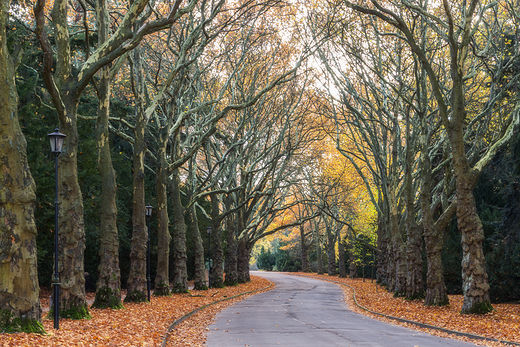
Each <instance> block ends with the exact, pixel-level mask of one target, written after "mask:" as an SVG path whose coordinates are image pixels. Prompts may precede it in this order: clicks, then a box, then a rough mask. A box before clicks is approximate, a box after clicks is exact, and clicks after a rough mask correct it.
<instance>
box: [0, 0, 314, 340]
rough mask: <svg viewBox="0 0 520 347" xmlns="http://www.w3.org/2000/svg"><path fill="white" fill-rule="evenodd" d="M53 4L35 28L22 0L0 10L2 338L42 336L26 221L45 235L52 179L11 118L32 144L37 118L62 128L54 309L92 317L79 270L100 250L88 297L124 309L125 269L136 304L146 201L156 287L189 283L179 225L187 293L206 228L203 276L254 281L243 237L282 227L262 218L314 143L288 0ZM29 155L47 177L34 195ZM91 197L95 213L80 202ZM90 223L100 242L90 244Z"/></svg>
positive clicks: (162, 291)
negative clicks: (1, 86)
mask: <svg viewBox="0 0 520 347" xmlns="http://www.w3.org/2000/svg"><path fill="white" fill-rule="evenodd" d="M50 5H51V6H52V7H49V4H47V3H46V1H45V0H39V1H37V2H36V4H35V6H34V9H33V10H34V12H33V13H34V23H35V24H34V25H33V24H32V21H31V20H30V8H29V7H28V6H27V4H25V3H16V4H15V3H11V2H10V1H7V2H3V3H2V12H1V16H0V19H1V21H0V26H1V29H2V31H1V34H2V36H0V37H1V42H2V51H1V52H0V53H1V54H0V57H1V59H0V60H1V61H2V63H3V65H2V68H3V70H2V81H3V82H4V83H5V85H6V86H9V88H10V89H9V90H10V92H9V93H3V92H2V98H3V99H2V104H1V105H2V107H1V109H2V146H0V148H1V150H0V151H1V157H2V170H3V171H2V172H3V176H2V183H1V187H2V199H1V201H0V207H1V209H2V212H1V213H2V216H3V217H5V218H2V224H1V227H2V235H1V237H2V239H1V245H2V265H1V266H2V267H1V274H2V281H1V284H0V286H1V287H0V305H1V307H0V309H1V310H2V320H1V323H2V331H16V330H24V331H28V330H29V331H32V330H39V329H41V326H40V325H39V322H41V307H40V304H39V298H38V293H39V282H38V271H37V250H38V258H39V259H40V260H41V259H47V260H48V259H49V258H52V254H51V253H50V252H49V251H48V250H44V248H43V247H38V246H37V243H36V239H37V238H36V230H37V228H38V229H39V231H40V235H39V236H38V238H39V239H40V240H42V239H45V238H47V240H48V236H49V233H48V229H47V228H53V226H52V225H51V223H49V220H48V218H47V220H45V218H42V219H38V221H36V220H35V215H36V216H41V217H44V216H45V215H47V217H48V215H49V213H48V212H47V213H46V212H43V210H45V209H46V208H48V204H47V203H46V201H48V197H45V196H44V192H48V189H49V186H50V185H51V184H53V182H52V180H51V176H50V175H49V173H48V172H41V171H40V170H44V169H45V166H46V164H44V163H43V160H42V159H41V155H39V156H38V154H37V153H33V149H35V148H30V150H29V153H28V151H27V147H26V140H25V137H24V134H22V131H21V126H20V125H21V124H22V126H24V128H26V134H28V137H29V143H30V144H31V145H34V146H35V147H38V146H39V147H40V149H41V148H42V145H41V144H38V141H40V142H41V141H43V140H45V139H42V137H45V136H44V134H42V133H41V132H42V129H37V128H38V126H37V124H38V122H39V121H41V119H45V120H47V119H49V120H50V122H54V124H58V123H59V127H60V130H61V131H62V132H63V133H65V134H66V135H67V137H66V140H65V145H64V147H65V151H64V152H63V153H62V154H60V156H59V180H58V189H59V203H60V213H59V231H60V232H59V252H58V260H59V268H58V273H59V276H60V283H61V290H62V295H61V297H60V315H61V316H62V317H72V318H85V317H88V316H89V312H88V303H87V301H86V296H85V263H86V260H87V259H89V260H90V259H93V258H96V257H95V256H93V255H92V253H96V251H97V254H98V258H97V259H96V263H98V264H99V266H98V269H97V271H96V274H95V277H96V278H97V281H96V297H95V302H94V306H95V307H100V308H103V307H111V308H120V307H122V296H121V268H122V265H123V267H124V268H125V269H126V270H127V271H128V272H127V274H126V278H127V281H126V289H127V295H126V297H125V301H127V302H128V301H133V302H142V301H146V299H147V295H146V290H147V286H146V284H147V279H146V245H147V239H148V238H149V231H148V230H147V228H146V221H145V205H146V199H149V200H150V199H151V200H153V202H154V206H155V207H156V208H155V210H154V211H155V213H156V216H157V217H156V222H154V223H156V225H154V226H155V227H156V230H157V236H156V244H157V247H156V250H155V252H154V253H155V255H156V259H155V261H154V262H155V263H156V268H155V271H154V272H155V276H154V284H155V291H154V294H155V295H169V293H170V291H172V292H185V291H187V290H188V251H187V239H186V235H187V228H188V227H189V235H190V236H191V240H190V242H191V243H192V246H193V249H192V258H191V261H192V262H191V264H190V267H192V269H193V279H194V282H195V287H196V288H198V289H204V288H207V287H206V277H205V259H204V253H205V252H204V246H203V241H202V237H201V232H200V228H199V224H201V223H202V224H203V225H209V226H211V228H212V229H211V230H212V237H211V240H212V244H211V246H210V248H211V260H212V265H211V274H210V277H211V285H212V286H214V287H219V286H223V285H224V283H226V284H230V285H232V284H235V283H238V282H245V281H249V258H250V252H251V248H252V246H253V245H254V244H255V242H256V241H257V240H259V239H261V238H263V237H265V236H266V235H269V234H272V233H275V232H276V231H277V230H279V229H283V228H285V227H287V225H280V226H278V227H277V228H270V225H271V222H272V221H273V220H275V219H276V218H277V217H278V216H279V215H281V214H282V213H283V212H284V211H285V210H286V209H288V208H289V207H291V206H292V205H294V204H296V202H295V201H294V200H292V202H288V201H290V200H288V199H286V198H287V196H288V194H289V193H290V191H289V188H290V187H291V185H292V183H293V180H294V177H296V176H297V175H296V172H297V171H298V169H299V166H298V164H297V162H296V158H297V156H298V155H299V153H300V152H301V151H302V149H304V148H305V147H306V145H307V144H308V143H309V142H310V141H311V140H312V139H313V137H314V131H313V129H312V124H310V123H309V122H308V120H307V117H305V116H304V115H305V113H307V112H308V109H309V108H308V103H307V102H302V100H303V99H304V92H305V90H306V88H305V87H306V85H307V84H308V83H309V78H308V77H307V75H306V74H301V75H298V74H297V71H298V68H299V67H300V66H301V64H302V61H303V59H304V58H305V56H306V55H307V53H305V52H304V51H303V50H296V51H295V50H293V45H294V42H295V40H296V39H297V37H296V35H297V31H295V28H294V27H291V26H290V25H289V24H290V23H291V21H292V19H293V18H294V14H293V13H292V8H291V7H288V6H286V5H285V4H283V3H282V2H279V1H264V2H261V3H256V2H253V1H244V2H238V3H233V4H227V3H226V2H225V1H223V0H222V1H217V2H211V3H208V2H206V1H198V0H192V1H190V2H188V3H185V4H183V3H181V1H180V0H179V1H176V2H174V3H171V2H167V1H166V2H154V3H149V2H148V1H146V0H140V1H135V2H133V3H131V4H130V5H129V6H128V7H123V8H120V7H118V6H120V4H119V3H117V2H110V1H103V0H102V1H96V2H94V1H78V2H77V3H75V4H74V6H73V7H71V4H70V2H68V1H61V0H56V1H54V2H53V3H52V4H50ZM283 26H285V28H284V27H283ZM8 42H10V43H11V45H8ZM35 46H37V47H38V48H39V49H38V50H35V49H34V47H35ZM23 48H25V49H26V50H28V52H26V53H25V54H24V52H23ZM17 69H18V71H19V73H18V74H17ZM17 86H19V87H23V88H27V89H30V91H28V90H24V89H23V88H19V89H18V92H19V93H20V94H21V95H23V102H21V103H19V102H18V101H19V100H18V93H17ZM18 109H20V110H21V111H20V113H21V115H22V117H21V120H20V117H19V116H18ZM56 120H57V121H56ZM43 131H44V132H45V131H46V130H43ZM29 134H30V135H29ZM32 136H34V137H32ZM43 148H45V147H43ZM114 149H116V150H117V152H116V151H114ZM85 151H93V152H94V153H84V152H85ZM40 153H41V152H40ZM28 154H29V156H30V157H31V158H32V159H33V160H34V162H32V163H31V168H32V172H36V176H38V177H41V178H42V181H41V182H42V183H43V186H42V187H39V189H40V190H39V194H38V195H37V194H36V186H35V184H34V180H33V179H32V175H31V170H29V162H28V160H27V156H28ZM117 154H119V155H117ZM93 157H95V160H93V159H92V158H93ZM88 158H90V160H89V159H88ZM114 158H115V162H114ZM125 158H127V159H126V160H125ZM128 159H130V160H128ZM128 161H130V162H131V164H130V163H127V162H128ZM114 163H116V165H118V166H117V167H116V166H115V165H114ZM94 166H95V167H96V168H97V173H96V172H94V171H93V170H92V169H93V167H94ZM125 170H126V171H125ZM150 176H152V177H153V178H150ZM147 182H148V185H147ZM147 187H148V189H147ZM42 188H43V189H42ZM118 194H121V195H122V196H124V198H121V197H118ZM85 198H86V200H87V201H89V202H90V204H92V205H96V206H95V207H90V206H88V207H85ZM125 198H126V201H125V200H124V199H125ZM130 199H131V200H130ZM128 201H131V203H128ZM35 208H36V210H35ZM87 213H88V215H87ZM120 214H124V216H123V218H121V216H120ZM90 218H92V219H90ZM201 218H202V219H201ZM309 218H310V217H309ZM124 222H126V225H125V224H124ZM297 223H301V221H295V222H293V224H292V225H296V224H297ZM93 224H97V225H93ZM128 224H130V226H129V225H128ZM121 228H122V229H124V231H125V232H121V231H120V229H121ZM92 229H95V232H93V233H92V234H95V235H97V239H96V240H95V242H93V244H94V245H95V249H86V244H87V235H88V231H89V230H92ZM41 234H43V235H41ZM125 236H126V237H125ZM130 239H131V240H130ZM120 241H121V242H123V243H126V246H127V247H126V249H129V252H128V253H127V254H125V256H127V257H128V258H126V257H125V258H122V257H121V254H120V253H119V252H120V250H121V249H125V247H123V248H122V247H121V244H120ZM223 241H224V242H223ZM170 244H171V245H172V249H170ZM223 244H225V246H226V247H225V248H224V247H223ZM39 246H42V245H41V244H40V245H39ZM85 251H86V252H87V256H86V255H85ZM224 252H225V253H224ZM45 255H46V257H45ZM170 256H171V257H172V259H170ZM224 259H225V265H224ZM121 260H123V261H122V262H123V264H121ZM40 264H43V262H40ZM170 264H171V265H172V267H173V269H170V268H169V267H170ZM47 267H48V265H47ZM47 273H48V271H47ZM170 276H171V277H170Z"/></svg>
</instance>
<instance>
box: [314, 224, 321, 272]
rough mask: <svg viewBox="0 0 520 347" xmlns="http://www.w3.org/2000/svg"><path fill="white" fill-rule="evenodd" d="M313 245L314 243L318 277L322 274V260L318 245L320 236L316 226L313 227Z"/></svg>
mask: <svg viewBox="0 0 520 347" xmlns="http://www.w3.org/2000/svg"><path fill="white" fill-rule="evenodd" d="M314 233H315V243H316V266H317V269H316V271H317V272H318V275H321V274H323V259H322V257H321V244H320V235H319V230H318V226H317V225H316V226H315V231H314Z"/></svg>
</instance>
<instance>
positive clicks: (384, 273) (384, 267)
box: [376, 213, 390, 286]
mask: <svg viewBox="0 0 520 347" xmlns="http://www.w3.org/2000/svg"><path fill="white" fill-rule="evenodd" d="M377 248H378V249H379V250H380V251H381V252H380V253H379V255H378V257H377V273H376V278H377V283H381V284H382V285H384V286H388V285H389V269H388V268H389V262H388V258H389V253H390V252H389V247H388V231H387V228H386V223H385V220H384V217H383V216H382V215H381V214H380V213H378V217H377Z"/></svg>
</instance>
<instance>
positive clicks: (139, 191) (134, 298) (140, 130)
mask: <svg viewBox="0 0 520 347" xmlns="http://www.w3.org/2000/svg"><path fill="white" fill-rule="evenodd" d="M132 54H133V62H134V66H133V68H132V73H133V75H134V81H135V91H136V95H135V98H136V107H135V110H136V122H135V129H134V137H135V142H134V153H133V155H134V176H133V203H132V226H133V230H132V244H131V249H130V274H129V276H128V282H127V283H128V286H127V295H126V298H125V301H127V302H144V301H147V300H148V295H147V282H146V246H147V240H148V230H147V228H146V221H145V218H146V217H145V206H146V202H145V190H144V188H145V187H144V156H145V151H146V144H145V128H146V119H145V115H144V105H145V101H144V81H143V76H142V69H141V55H140V52H139V49H136V50H134V51H133V52H132Z"/></svg>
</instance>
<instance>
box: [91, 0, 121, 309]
mask: <svg viewBox="0 0 520 347" xmlns="http://www.w3.org/2000/svg"><path fill="white" fill-rule="evenodd" d="M96 17H97V26H98V34H99V35H98V37H99V42H100V44H103V43H104V42H105V41H106V40H108V36H109V32H108V30H109V22H108V19H109V15H108V7H107V2H106V1H105V0H98V1H97V2H96ZM99 75H100V79H99V81H98V99H99V108H98V116H97V120H96V142H97V148H98V161H97V169H98V172H99V176H100V178H101V209H100V226H99V258H100V262H99V267H98V272H99V275H98V281H97V283H96V298H95V300H94V304H93V305H92V306H93V307H96V308H108V307H110V308H113V309H115V308H122V307H123V305H122V304H121V271H120V269H119V235H118V230H117V203H116V194H117V182H116V172H115V170H114V167H113V165H112V155H111V153H110V133H109V129H108V118H109V115H110V93H111V89H110V68H109V67H108V66H107V67H104V68H103V69H101V70H100V74H99Z"/></svg>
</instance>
